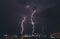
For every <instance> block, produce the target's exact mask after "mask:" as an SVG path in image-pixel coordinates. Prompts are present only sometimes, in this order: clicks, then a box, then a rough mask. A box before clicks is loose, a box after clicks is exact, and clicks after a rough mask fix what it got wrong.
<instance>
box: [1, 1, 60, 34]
mask: <svg viewBox="0 0 60 39" xmlns="http://www.w3.org/2000/svg"><path fill="white" fill-rule="evenodd" d="M27 3H28V4H30V5H33V6H35V7H37V8H39V10H40V11H38V13H35V15H34V21H35V32H36V33H42V28H44V32H45V33H53V32H60V0H0V34H5V33H8V34H19V33H20V32H21V26H20V24H21V21H22V19H23V18H22V17H23V16H24V15H26V16H28V18H27V21H26V22H25V24H24V27H25V30H24V33H31V32H32V25H31V24H30V23H29V19H30V18H29V15H30V14H31V11H29V9H26V8H24V7H25V6H26V4H27Z"/></svg>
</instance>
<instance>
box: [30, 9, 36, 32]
mask: <svg viewBox="0 0 60 39" xmlns="http://www.w3.org/2000/svg"><path fill="white" fill-rule="evenodd" d="M35 13H36V10H34V11H33V12H32V14H31V24H32V25H33V27H32V29H33V30H32V33H34V24H35V23H34V21H33V15H34V14H35Z"/></svg>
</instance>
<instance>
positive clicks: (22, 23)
mask: <svg viewBox="0 0 60 39" xmlns="http://www.w3.org/2000/svg"><path fill="white" fill-rule="evenodd" d="M25 21H26V16H24V17H23V20H22V21H21V28H22V30H21V34H22V33H23V31H24V22H25Z"/></svg>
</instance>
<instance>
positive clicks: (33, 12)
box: [26, 5, 36, 33]
mask: <svg viewBox="0 0 60 39" xmlns="http://www.w3.org/2000/svg"><path fill="white" fill-rule="evenodd" d="M26 8H29V9H30V10H31V6H30V5H26ZM35 13H36V10H33V11H32V14H31V15H30V17H31V18H30V20H31V24H32V26H33V27H32V33H34V31H35V30H34V26H35V23H34V21H33V16H34V14H35Z"/></svg>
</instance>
